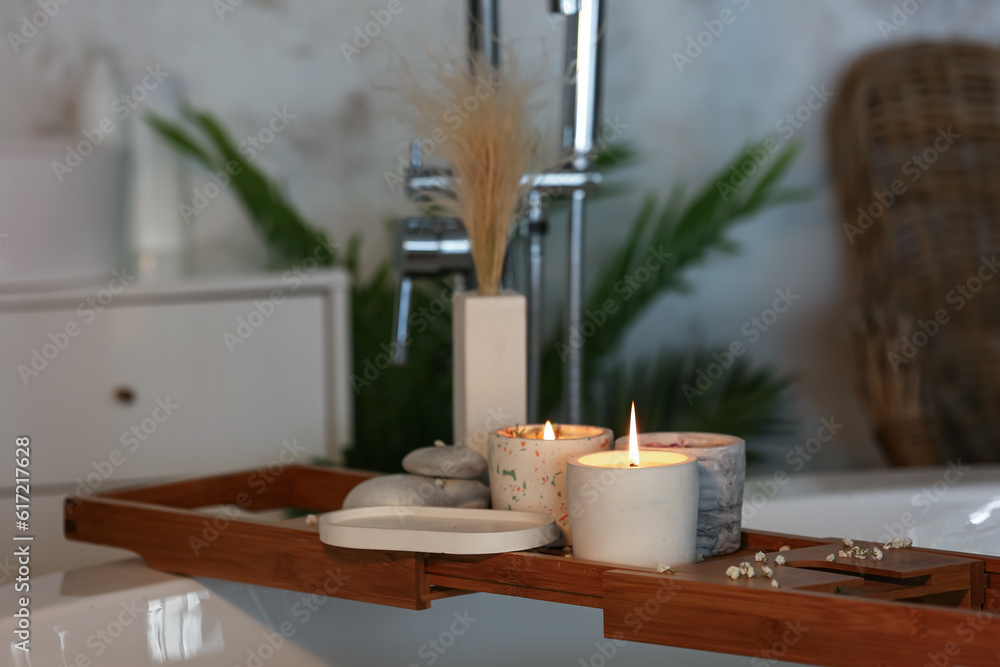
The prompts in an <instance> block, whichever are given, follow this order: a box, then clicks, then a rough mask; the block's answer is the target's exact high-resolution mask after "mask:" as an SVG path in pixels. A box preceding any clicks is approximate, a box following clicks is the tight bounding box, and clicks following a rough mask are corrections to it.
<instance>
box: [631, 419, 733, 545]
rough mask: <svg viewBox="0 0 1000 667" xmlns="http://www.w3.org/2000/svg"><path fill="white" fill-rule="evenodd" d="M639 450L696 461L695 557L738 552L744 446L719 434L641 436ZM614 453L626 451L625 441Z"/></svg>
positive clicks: (728, 436) (663, 433) (730, 437)
mask: <svg viewBox="0 0 1000 667" xmlns="http://www.w3.org/2000/svg"><path fill="white" fill-rule="evenodd" d="M639 448H640V449H648V450H651V451H671V450H673V451H681V452H684V453H686V454H691V455H693V456H695V457H696V458H697V459H698V478H699V488H700V492H699V494H700V495H699V502H698V541H697V547H698V555H699V556H703V557H705V558H707V557H709V556H723V555H725V554H729V553H732V552H734V551H736V550H737V549H739V548H740V529H741V524H742V516H743V484H744V480H745V478H746V443H745V442H744V441H743V440H741V439H740V438H737V437H734V436H731V435H720V434H718V433H666V432H661V433H643V434H641V435H639ZM615 449H625V450H627V449H628V437H622V438H618V440H617V441H615Z"/></svg>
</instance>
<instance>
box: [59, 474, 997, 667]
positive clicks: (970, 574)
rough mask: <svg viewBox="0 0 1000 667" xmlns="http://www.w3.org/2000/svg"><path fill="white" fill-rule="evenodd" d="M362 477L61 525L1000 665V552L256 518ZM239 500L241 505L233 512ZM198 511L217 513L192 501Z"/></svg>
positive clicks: (150, 550) (172, 551)
mask: <svg viewBox="0 0 1000 667" xmlns="http://www.w3.org/2000/svg"><path fill="white" fill-rule="evenodd" d="M371 476H372V475H371V474H370V473H362V472H355V471H349V470H342V469H331V468H313V467H307V466H287V467H284V468H283V469H281V470H280V471H274V472H269V471H266V470H256V471H245V472H239V473H231V474H226V475H218V476H214V477H207V478H202V479H195V480H188V481H182V482H173V483H167V484H159V485H156V486H147V487H142V488H135V489H128V490H124V491H115V492H110V493H103V494H98V495H94V496H91V497H88V498H77V497H69V498H67V499H66V501H65V508H64V509H65V532H66V536H67V537H68V538H69V539H73V540H79V541H82V542H92V543H95V544H102V545H106V546H112V547H119V548H123V549H128V550H130V551H134V552H136V553H137V554H139V555H140V556H141V557H142V558H144V559H145V560H146V562H147V563H148V564H149V566H150V567H152V568H154V569H157V570H162V571H165V572H174V573H178V574H186V575H195V576H204V577H214V578H218V579H227V580H230V581H239V582H244V583H250V584H257V585H262V586H272V587H277V588H285V589H289V590H296V591H304V592H310V593H320V594H325V595H330V596H333V597H341V598H347V599H351V600H360V601H363V602H372V603H377V604H384V605H391V606H395V607H403V608H407V609H425V608H427V607H429V606H430V604H431V602H432V601H433V600H435V599H438V598H442V597H448V596H452V595H461V594H465V593H474V592H482V593H495V594H500V595H513V596H518V597H525V598H531V599H536V600H546V601H550V602H559V603H564V604H574V605H582V606H587V607H595V608H599V609H602V610H603V611H604V634H605V636H606V637H609V638H613V639H626V640H633V641H641V642H648V643H652V644H663V645H667V646H679V647H683V648H691V649H699V650H704V651H715V652H723V653H734V654H738V655H744V656H750V657H756V658H759V659H760V660H761V661H767V660H787V661H791V662H804V663H809V664H816V665H830V666H832V667H841V666H843V667H855V666H858V665H861V666H863V665H872V666H878V667H886V666H898V667H914V666H916V667H920V666H923V665H927V664H931V665H938V666H944V665H948V666H951V665H984V666H986V665H988V666H989V667H996V666H997V665H1000V557H993V556H977V555H970V554H961V553H946V552H941V551H932V550H927V549H920V548H912V549H893V550H887V551H886V552H885V557H884V559H883V560H881V561H874V560H871V559H866V560H854V559H842V558H838V559H837V560H836V561H835V562H828V561H826V559H825V558H826V555H827V554H830V553H837V552H838V551H839V550H840V549H841V548H842V546H841V545H840V543H839V539H836V540H835V539H828V538H812V537H799V536H792V535H783V534H777V533H766V532H752V531H746V532H744V533H743V545H742V549H741V550H740V551H739V552H737V553H735V554H732V555H729V556H725V557H721V558H715V559H709V560H707V561H706V562H704V563H701V564H696V565H686V566H679V567H677V568H676V572H673V573H657V572H655V571H651V570H641V569H628V568H622V567H620V566H614V565H609V564H606V563H597V562H588V561H581V560H577V559H574V558H572V557H566V556H565V554H564V553H563V551H562V550H544V549H542V550H536V551H530V552H511V553H502V554H495V555H486V556H456V555H429V554H423V553H413V552H398V551H368V550H359V549H342V548H338V547H332V546H328V545H325V544H323V543H322V542H321V541H320V540H319V537H318V535H317V528H316V526H310V525H308V524H307V523H306V521H305V520H304V519H303V518H301V517H300V518H295V519H281V520H273V519H272V520H266V519H264V518H261V517H255V516H253V513H255V512H258V511H265V510H275V509H278V508H286V507H294V508H298V509H302V510H308V511H312V512H316V513H320V512H326V511H331V510H335V509H339V508H340V506H341V504H342V502H343V499H344V497H345V496H346V495H347V493H348V491H350V490H351V488H353V487H354V486H355V485H356V484H358V483H360V482H362V481H364V480H365V479H368V478H369V477H371ZM220 506H221V507H220ZM226 506H228V507H229V509H227V508H226ZM233 506H235V507H238V508H241V509H242V510H245V511H243V512H241V513H239V516H237V513H236V511H235V509H233ZM207 507H212V508H214V509H213V510H212V511H211V512H206V511H205V510H204V509H200V508H207ZM858 544H859V545H860V546H865V547H869V546H871V545H870V544H867V543H861V542H859V543H858ZM782 546H788V547H791V550H789V551H785V552H782V555H783V556H784V557H785V558H786V560H787V565H785V566H775V565H774V558H775V556H776V555H777V552H778V549H779V548H780V547H782ZM757 551H764V552H765V553H766V554H767V556H768V561H769V563H770V564H771V567H773V568H774V570H775V579H777V580H778V581H779V582H780V588H779V589H777V590H775V589H772V588H771V585H770V581H769V580H767V579H763V578H755V579H752V580H751V579H746V578H741V579H739V580H738V581H732V580H730V579H728V578H727V577H726V576H725V575H724V572H725V570H726V568H727V567H729V566H730V565H733V564H736V563H739V562H741V561H750V562H753V554H754V553H755V552H757ZM754 565H755V566H756V567H757V570H758V572H759V571H760V564H758V563H754ZM762 664H770V663H766V662H763V663H762Z"/></svg>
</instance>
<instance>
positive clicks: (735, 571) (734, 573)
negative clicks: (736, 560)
mask: <svg viewBox="0 0 1000 667" xmlns="http://www.w3.org/2000/svg"><path fill="white" fill-rule="evenodd" d="M726 576H727V577H729V578H730V579H732V580H733V581H736V580H737V579H739V578H740V569H739V568H738V567H736V566H735V565H730V566H729V567H728V568H726Z"/></svg>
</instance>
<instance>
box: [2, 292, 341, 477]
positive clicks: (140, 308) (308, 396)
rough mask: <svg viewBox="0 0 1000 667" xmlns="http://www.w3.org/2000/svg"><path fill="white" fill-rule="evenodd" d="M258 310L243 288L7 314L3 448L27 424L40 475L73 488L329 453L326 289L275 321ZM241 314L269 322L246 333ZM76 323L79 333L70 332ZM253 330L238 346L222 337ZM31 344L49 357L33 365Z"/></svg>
mask: <svg viewBox="0 0 1000 667" xmlns="http://www.w3.org/2000/svg"><path fill="white" fill-rule="evenodd" d="M255 311H256V309H255V306H254V299H253V298H242V297H241V298H234V299H229V300H203V301H195V302H193V303H153V304H144V305H118V304H112V305H111V306H110V307H108V308H106V309H105V310H103V311H102V312H100V313H88V312H87V309H86V308H84V309H82V310H80V309H73V308H68V309H66V310H36V311H18V312H14V311H6V312H0V341H2V343H0V345H2V355H3V360H4V363H3V366H4V369H3V370H4V372H3V373H0V452H10V453H9V454H5V456H11V457H12V456H13V449H12V448H13V443H14V438H15V437H16V436H17V435H23V434H27V435H29V436H30V437H31V440H32V466H31V472H32V483H33V485H40V484H54V483H60V484H66V483H72V484H73V486H74V490H75V488H76V487H77V486H79V484H80V483H81V482H82V483H84V484H85V485H86V486H87V487H89V488H90V489H91V490H94V489H93V487H94V486H98V487H100V486H105V487H106V486H107V484H109V483H111V482H120V481H124V480H129V479H136V478H148V477H156V476H172V475H186V474H210V473H215V472H221V471H231V470H238V469H240V468H245V467H256V466H261V465H266V464H267V463H269V462H271V461H277V460H279V456H280V455H282V452H283V451H284V452H286V453H285V454H284V456H283V459H284V460H285V461H288V460H289V459H290V458H294V459H296V460H297V461H301V462H306V461H308V459H309V458H310V457H311V456H312V455H320V454H322V452H323V451H324V445H325V443H326V441H327V433H326V430H327V421H326V411H325V409H324V401H325V396H326V393H327V388H326V386H325V383H326V380H325V378H326V374H325V369H324V365H325V364H326V363H328V360H327V359H325V357H326V352H325V349H326V348H325V347H324V341H323V336H324V333H323V332H324V319H323V318H324V302H323V299H322V298H321V297H320V296H318V295H302V296H300V297H296V298H288V299H286V300H285V301H283V302H282V303H280V304H278V305H277V306H276V308H275V310H274V312H273V313H272V314H271V316H270V317H268V318H266V319H263V320H262V318H261V317H260V316H258V315H253V316H252V315H251V313H254V312H255ZM95 315H96V316H95ZM240 318H242V319H243V320H248V319H249V320H250V321H251V322H252V323H259V326H257V327H256V328H254V327H250V329H247V328H242V329H241V330H240V331H239V332H238V331H237V326H238V322H239V319H240ZM70 322H75V323H76V324H77V325H78V327H79V331H78V332H77V333H76V334H75V336H73V337H63V336H62V335H60V333H59V332H66V330H67V329H66V327H67V324H68V323H70ZM248 330H249V331H252V334H251V335H249V336H248V337H246V339H245V341H244V342H241V343H239V344H235V343H234V342H233V341H234V338H231V337H224V335H223V334H224V333H226V332H229V333H230V334H232V336H240V335H244V336H245V334H246V333H247V331H248ZM69 331H70V332H73V331H76V329H75V328H74V327H72V326H71V327H70V329H69ZM50 334H52V336H50ZM53 338H55V339H56V340H55V341H53V340H52V339H53ZM227 339H228V341H229V342H228V344H227ZM239 340H242V338H239ZM46 345H48V347H47V348H45V346H46ZM60 345H62V346H63V347H62V349H58V351H57V353H55V354H53V352H54V351H56V349H57V347H59V346H60ZM32 350H37V351H38V352H39V353H40V354H41V356H42V358H43V359H44V362H45V363H44V364H43V363H42V361H41V360H39V358H38V357H37V356H36V357H35V360H34V367H32V357H33V356H35V355H33V352H32ZM45 357H51V358H45ZM19 366H21V367H22V368H21V369H20V370H19V369H18V367H19ZM42 366H44V368H41V369H40V370H38V371H37V375H33V374H29V373H27V372H26V371H25V369H31V370H33V371H34V370H36V369H38V368H39V367H42ZM116 391H117V392H118V394H119V395H118V396H116ZM129 392H131V393H132V394H133V396H134V400H133V402H131V403H127V394H128V393H129ZM122 394H125V395H126V396H123V395H122ZM283 443H287V444H283ZM11 463H12V462H9V461H3V462H2V463H0V468H3V469H8V466H9V465H10V464H11ZM95 483H96V484H95ZM10 486H11V482H10V481H9V480H5V481H4V482H2V483H0V488H9V487H10Z"/></svg>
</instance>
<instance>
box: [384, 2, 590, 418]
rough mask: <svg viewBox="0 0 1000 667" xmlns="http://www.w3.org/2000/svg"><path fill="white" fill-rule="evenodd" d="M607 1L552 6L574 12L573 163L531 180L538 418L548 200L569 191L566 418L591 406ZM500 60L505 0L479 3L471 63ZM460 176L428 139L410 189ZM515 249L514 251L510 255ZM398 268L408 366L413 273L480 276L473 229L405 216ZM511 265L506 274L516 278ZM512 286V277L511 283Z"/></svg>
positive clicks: (419, 194) (413, 193)
mask: <svg viewBox="0 0 1000 667" xmlns="http://www.w3.org/2000/svg"><path fill="white" fill-rule="evenodd" d="M605 4H606V0H550V2H549V11H550V12H551V13H554V14H560V15H562V16H564V17H565V18H566V48H565V66H566V69H565V77H566V83H565V84H564V91H563V122H562V143H563V150H564V154H565V159H564V162H563V163H562V164H561V165H560V166H559V167H557V168H556V169H553V170H551V171H545V172H542V173H538V174H525V176H524V181H523V183H524V184H526V185H528V184H530V187H531V189H530V191H529V195H528V201H527V207H526V215H525V219H524V221H523V222H522V229H523V231H524V232H525V233H524V234H523V235H522V236H525V237H526V238H527V247H526V255H527V261H526V264H527V274H528V275H527V288H526V290H527V294H526V297H527V309H528V313H527V315H528V316H527V326H528V331H527V345H528V387H527V390H528V391H527V394H528V395H527V398H528V401H527V402H528V420H529V422H532V423H535V422H537V421H539V414H538V408H539V398H540V396H539V390H540V386H541V345H542V296H543V294H542V277H543V266H544V237H545V235H546V233H547V227H548V223H547V217H546V211H545V209H546V205H547V202H548V200H549V199H551V198H555V197H560V196H567V197H569V199H570V209H569V225H568V227H569V229H568V233H569V252H568V256H569V267H568V269H569V270H568V281H567V295H566V296H567V298H566V330H565V332H564V338H565V343H566V354H565V357H566V358H565V361H564V375H563V405H564V408H565V414H564V421H566V422H569V423H577V424H578V423H580V416H581V415H580V412H581V407H582V403H583V386H582V385H583V350H582V349H581V347H580V345H579V344H578V340H577V337H576V335H575V332H578V331H579V330H580V325H581V314H582V311H583V249H584V225H583V223H584V214H585V204H586V200H587V196H588V194H589V193H590V192H592V191H593V190H594V189H595V188H596V187H597V186H598V185H600V183H601V175H600V174H599V173H597V172H596V171H593V170H592V158H593V151H594V142H595V139H596V136H597V132H598V131H599V128H598V123H597V118H598V115H599V113H600V105H599V99H600V86H601V62H602V60H603V50H604V47H603V43H602V41H601V40H600V36H601V34H602V33H603V30H604V15H605V7H604V5H605ZM480 57H483V58H485V59H487V60H488V61H489V62H490V63H491V64H492V65H494V66H499V65H500V63H501V58H500V31H499V9H498V2H497V0H469V62H470V66H473V67H474V66H475V63H476V62H477V61H478V58H480ZM450 182H451V176H450V174H448V173H447V172H440V171H430V170H428V169H426V168H425V167H424V165H423V160H422V157H421V151H420V142H419V141H414V142H413V144H412V147H411V151H410V169H409V173H408V176H407V193H408V195H409V196H410V197H411V198H413V199H416V200H420V199H426V196H427V193H429V192H432V191H439V192H440V191H446V190H448V188H449V185H450ZM509 255H510V250H508V256H509ZM506 265H507V267H508V268H509V267H510V262H508V263H506ZM396 270H397V272H398V274H399V280H400V284H399V293H398V298H397V308H396V321H395V326H394V331H393V334H394V336H395V339H396V341H395V342H396V345H395V346H394V347H395V350H396V355H395V361H396V363H405V360H406V343H407V342H408V338H407V336H408V330H407V320H408V318H409V305H410V296H411V293H412V288H413V278H415V277H433V276H439V275H445V274H454V275H456V276H457V277H458V279H459V281H461V280H462V279H467V280H468V279H473V280H474V273H473V271H472V258H471V254H470V246H469V240H468V235H467V234H466V233H465V229H464V228H463V227H461V223H460V221H458V220H455V219H441V218H404V219H402V220H400V221H399V223H398V228H397V238H396ZM509 273H510V271H509V270H508V271H507V276H506V280H509V279H510V275H509ZM508 284H509V283H508Z"/></svg>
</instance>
